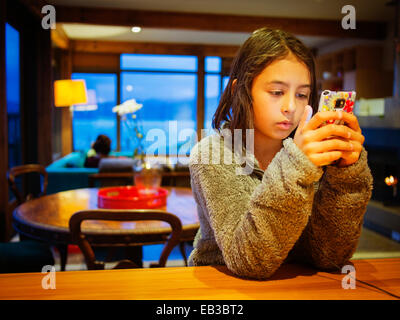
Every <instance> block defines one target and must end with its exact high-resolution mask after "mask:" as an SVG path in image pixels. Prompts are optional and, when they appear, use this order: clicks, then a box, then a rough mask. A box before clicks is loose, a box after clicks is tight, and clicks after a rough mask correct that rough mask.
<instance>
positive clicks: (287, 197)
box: [189, 139, 323, 279]
mask: <svg viewBox="0 0 400 320" xmlns="http://www.w3.org/2000/svg"><path fill="white" fill-rule="evenodd" d="M237 166H238V165H237V164H228V165H227V164H224V163H222V164H202V163H201V157H200V152H199V149H198V148H193V150H192V153H191V157H190V164H189V168H190V172H191V179H192V188H193V192H195V193H196V197H197V199H198V203H200V205H201V206H204V207H203V208H202V211H203V212H206V213H207V217H206V219H207V220H208V222H209V224H210V226H211V228H212V230H213V232H214V235H215V239H216V242H217V244H218V247H219V248H220V250H221V252H222V255H223V259H224V262H225V264H226V265H227V267H228V268H229V269H230V270H231V271H232V272H233V273H235V274H237V275H238V276H242V277H250V278H258V279H265V278H268V277H269V276H271V275H272V274H273V273H274V272H275V271H276V270H277V269H278V268H279V266H280V265H281V264H282V263H283V262H284V260H285V259H286V257H287V255H288V253H289V251H290V250H291V249H292V248H293V246H294V244H295V243H296V242H297V240H298V239H299V237H300V235H301V233H302V232H303V230H304V228H305V227H306V225H307V223H308V220H309V217H310V215H311V212H312V203H313V198H314V193H315V189H314V183H315V182H316V181H318V180H319V179H320V178H321V176H322V173H323V171H322V170H321V169H320V168H318V167H316V166H315V165H314V164H313V163H311V162H310V161H309V160H308V158H307V157H306V156H305V155H304V154H303V153H302V152H301V151H300V149H298V148H297V146H296V145H295V144H294V143H293V140H292V139H286V140H285V141H284V147H283V148H282V149H281V150H280V151H279V152H278V153H277V154H276V156H275V157H274V159H273V160H272V162H271V163H270V165H269V166H268V169H267V170H265V172H264V175H263V178H262V181H261V183H260V184H259V185H258V186H256V187H255V189H254V190H246V188H247V187H245V185H246V184H244V183H243V181H242V180H241V179H244V178H243V176H241V175H237V174H236V171H235V168H236V167H237ZM194 264H195V265H196V261H194Z"/></svg>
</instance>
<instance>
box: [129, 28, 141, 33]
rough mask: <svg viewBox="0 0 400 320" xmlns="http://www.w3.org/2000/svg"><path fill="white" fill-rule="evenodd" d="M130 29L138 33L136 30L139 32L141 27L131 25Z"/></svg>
mask: <svg viewBox="0 0 400 320" xmlns="http://www.w3.org/2000/svg"><path fill="white" fill-rule="evenodd" d="M131 30H132V32H134V33H138V32H140V31H142V28H141V27H133V28H132V29H131Z"/></svg>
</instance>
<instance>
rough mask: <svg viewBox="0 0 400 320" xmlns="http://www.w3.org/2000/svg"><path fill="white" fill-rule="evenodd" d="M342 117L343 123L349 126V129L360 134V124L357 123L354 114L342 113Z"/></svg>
mask: <svg viewBox="0 0 400 320" xmlns="http://www.w3.org/2000/svg"><path fill="white" fill-rule="evenodd" d="M338 112H342V111H338ZM342 116H343V117H342V121H344V122H345V123H346V124H347V125H348V126H349V128H351V129H353V130H354V131H356V132H358V133H361V128H360V124H359V123H358V119H357V117H356V116H355V115H354V114H351V113H348V112H342Z"/></svg>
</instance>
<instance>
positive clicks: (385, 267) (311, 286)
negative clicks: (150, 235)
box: [0, 258, 400, 300]
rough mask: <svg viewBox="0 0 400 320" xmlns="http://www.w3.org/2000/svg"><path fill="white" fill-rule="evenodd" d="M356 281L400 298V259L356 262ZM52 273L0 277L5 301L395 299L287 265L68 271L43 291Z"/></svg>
mask: <svg viewBox="0 0 400 320" xmlns="http://www.w3.org/2000/svg"><path fill="white" fill-rule="evenodd" d="M352 262H353V264H354V267H355V269H356V278H357V279H360V280H363V281H367V282H369V283H371V284H373V285H375V286H378V287H380V288H382V289H384V290H387V291H389V292H391V293H394V294H396V295H398V296H399V295H400V259H399V258H396V259H374V260H354V261H352ZM46 275H47V274H42V273H31V274H2V275H0V288H1V290H0V299H90V300H92V299H109V300H113V299H121V300H124V299H142V300H147V299H149V300H150V299H151V300H164V299H169V300H181V299H182V300H196V299H200V300H213V299H218V300H224V299H228V300H237V299H240V300H247V299H249V300H256V299H265V300H269V299H272V300H273V299H279V300H285V299H318V300H325V299H332V300H335V299H345V300H347V299H349V300H353V299H361V300H364V299H366V300H370V299H378V300H379V299H395V298H394V297H391V296H389V295H386V294H384V293H382V292H381V291H379V290H377V289H374V288H371V287H369V286H366V285H365V284H362V283H359V282H357V283H356V288H355V289H347V290H345V289H343V288H342V279H343V277H344V276H345V275H344V274H341V273H336V274H334V273H327V272H321V271H317V270H315V269H311V268H307V267H304V266H300V265H294V264H285V265H282V266H281V268H280V269H278V270H277V272H276V273H275V274H274V275H273V276H272V277H271V278H270V279H268V280H265V281H255V280H245V279H240V278H238V277H235V276H234V275H232V273H231V272H229V271H228V270H227V268H226V267H224V266H217V267H214V266H207V267H175V268H159V269H157V268H149V269H123V270H101V271H67V272H56V273H55V282H54V283H55V287H56V288H55V289H53V290H52V289H47V290H45V289H43V288H42V279H43V277H44V276H46Z"/></svg>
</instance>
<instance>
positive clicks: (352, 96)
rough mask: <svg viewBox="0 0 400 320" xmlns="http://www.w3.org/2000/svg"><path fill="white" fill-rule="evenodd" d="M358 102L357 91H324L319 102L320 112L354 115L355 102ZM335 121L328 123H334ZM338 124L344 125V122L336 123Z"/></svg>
mask: <svg viewBox="0 0 400 320" xmlns="http://www.w3.org/2000/svg"><path fill="white" fill-rule="evenodd" d="M355 100H356V92H355V91H330V90H324V91H323V92H322V93H321V98H320V100H319V106H318V111H338V110H342V111H344V112H348V113H353V109H354V102H355ZM334 122H335V121H334V120H331V121H328V123H334ZM336 124H343V122H342V121H336Z"/></svg>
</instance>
